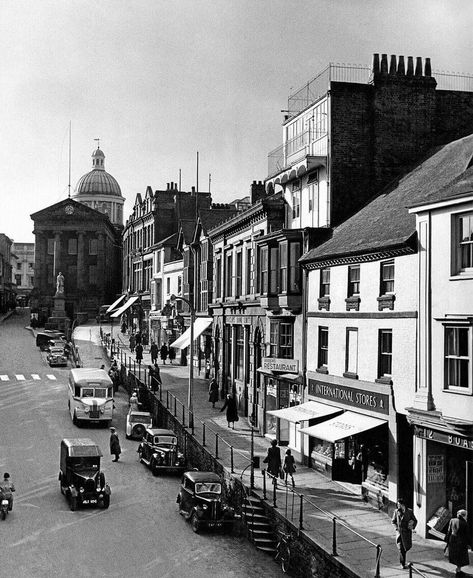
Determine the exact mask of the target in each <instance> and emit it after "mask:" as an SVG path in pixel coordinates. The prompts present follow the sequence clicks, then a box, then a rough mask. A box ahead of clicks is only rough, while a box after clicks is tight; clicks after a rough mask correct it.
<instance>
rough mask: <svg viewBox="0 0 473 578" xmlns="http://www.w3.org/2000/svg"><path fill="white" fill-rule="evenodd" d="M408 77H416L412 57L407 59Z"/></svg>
mask: <svg viewBox="0 0 473 578" xmlns="http://www.w3.org/2000/svg"><path fill="white" fill-rule="evenodd" d="M407 76H414V58H413V57H412V56H408V57H407Z"/></svg>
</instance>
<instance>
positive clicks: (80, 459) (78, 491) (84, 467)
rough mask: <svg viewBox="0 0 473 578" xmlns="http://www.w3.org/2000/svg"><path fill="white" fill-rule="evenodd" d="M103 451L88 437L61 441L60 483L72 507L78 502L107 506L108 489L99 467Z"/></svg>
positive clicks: (76, 506) (108, 499)
mask: <svg viewBox="0 0 473 578" xmlns="http://www.w3.org/2000/svg"><path fill="white" fill-rule="evenodd" d="M102 455H103V454H102V452H101V451H100V448H99V446H98V445H97V444H96V443H95V442H93V441H92V440H90V439H88V438H74V439H63V440H62V441H61V456H60V466H59V468H60V469H59V484H60V488H61V493H62V494H63V495H65V496H66V497H67V499H68V500H69V504H70V508H71V510H72V511H75V510H77V508H78V507H79V506H98V507H100V508H108V507H109V505H110V494H111V490H110V486H109V485H108V484H106V483H105V475H104V473H103V472H101V471H100V458H101V457H102Z"/></svg>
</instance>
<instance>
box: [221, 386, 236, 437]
mask: <svg viewBox="0 0 473 578" xmlns="http://www.w3.org/2000/svg"><path fill="white" fill-rule="evenodd" d="M224 409H226V410H227V422H228V427H230V424H232V427H233V429H235V422H236V421H238V419H239V418H238V410H237V404H236V401H235V398H234V397H233V395H231V394H230V393H229V394H228V395H227V397H226V398H225V403H224V404H223V407H222V409H221V410H220V411H221V412H222V411H223V410H224Z"/></svg>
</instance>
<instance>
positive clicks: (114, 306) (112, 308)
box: [105, 295, 126, 315]
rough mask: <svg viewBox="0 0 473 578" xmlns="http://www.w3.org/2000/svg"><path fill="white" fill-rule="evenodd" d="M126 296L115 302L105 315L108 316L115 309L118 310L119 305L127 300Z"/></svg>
mask: <svg viewBox="0 0 473 578" xmlns="http://www.w3.org/2000/svg"><path fill="white" fill-rule="evenodd" d="M125 297H126V295H121V296H120V297H119V298H118V299H117V300H116V301H114V302H113V303H112V304H111V305H110V307H109V308H108V309H107V311H105V315H108V314H109V313H111V312H112V311H113V310H114V309H116V308H117V307H118V304H119V303H121V302H122V301H123V299H125Z"/></svg>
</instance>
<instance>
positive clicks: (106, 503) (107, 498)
mask: <svg viewBox="0 0 473 578" xmlns="http://www.w3.org/2000/svg"><path fill="white" fill-rule="evenodd" d="M109 506H110V496H109V495H108V494H106V495H105V496H104V498H103V509H104V510H106V509H107V508H108V507H109Z"/></svg>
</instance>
